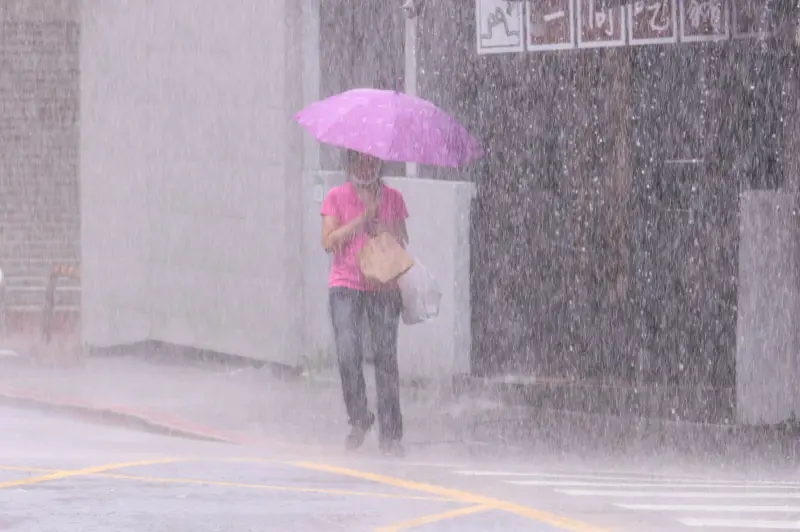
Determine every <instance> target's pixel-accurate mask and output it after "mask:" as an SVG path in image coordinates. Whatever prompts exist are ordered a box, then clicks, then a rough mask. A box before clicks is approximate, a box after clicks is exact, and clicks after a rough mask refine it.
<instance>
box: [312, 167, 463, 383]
mask: <svg viewBox="0 0 800 532" xmlns="http://www.w3.org/2000/svg"><path fill="white" fill-rule="evenodd" d="M305 181H306V183H307V184H308V188H309V190H312V193H311V194H309V196H310V197H311V198H312V201H311V202H310V203H309V204H307V206H306V208H305V212H306V216H307V218H306V220H307V225H306V228H307V231H306V235H307V239H306V260H305V263H306V270H305V271H306V281H305V286H306V302H307V304H306V312H305V316H306V338H307V340H308V345H309V348H308V349H307V351H309V352H314V353H320V354H323V355H325V356H327V357H329V358H330V359H332V360H335V353H336V351H335V345H334V343H333V333H332V331H331V326H330V316H329V313H328V285H327V279H328V268H329V265H330V258H329V256H328V255H327V254H326V253H325V252H324V251H323V250H322V247H321V245H320V240H319V234H320V233H319V231H320V217H319V207H320V202H321V198H322V197H323V195H324V194H325V193H326V192H327V191H328V190H330V188H331V187H334V186H336V185H339V184H341V183H343V182H344V175H343V174H342V173H341V172H319V171H317V172H313V171H312V172H308V173H307V176H306V179H305ZM386 183H387V184H388V185H389V186H391V187H394V188H397V189H398V190H399V191H400V192H401V193H402V194H403V197H404V199H405V201H406V206H407V207H408V211H409V219H408V231H409V238H410V241H411V242H410V246H409V251H411V253H413V254H414V255H415V256H416V257H418V258H419V260H420V262H421V263H422V264H424V265H425V267H426V268H428V269H430V270H431V272H432V273H433V275H434V276H435V277H436V280H437V282H438V283H439V285H440V288H441V289H442V294H443V295H442V302H441V310H440V314H439V316H438V317H437V318H436V319H435V320H434V321H432V322H430V323H426V324H418V325H413V326H405V325H402V324H401V325H400V339H399V346H398V349H399V358H400V373H401V375H402V376H403V377H404V378H407V379H440V380H446V379H448V378H450V377H452V376H453V375H457V374H465V373H469V372H470V348H471V338H472V334H471V328H470V320H471V308H470V284H469V278H470V241H469V234H470V208H471V204H472V199H473V198H474V196H475V186H474V185H473V184H472V183H465V182H443V181H434V180H429V179H417V178H387V179H386Z"/></svg>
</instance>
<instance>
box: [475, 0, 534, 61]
mask: <svg viewBox="0 0 800 532" xmlns="http://www.w3.org/2000/svg"><path fill="white" fill-rule="evenodd" d="M476 2H477V4H476V6H475V13H476V16H477V23H478V24H477V28H478V53H479V54H501V53H506V52H522V51H523V50H524V49H525V42H524V36H523V31H522V19H523V17H522V10H523V3H522V2H520V1H518V0H476Z"/></svg>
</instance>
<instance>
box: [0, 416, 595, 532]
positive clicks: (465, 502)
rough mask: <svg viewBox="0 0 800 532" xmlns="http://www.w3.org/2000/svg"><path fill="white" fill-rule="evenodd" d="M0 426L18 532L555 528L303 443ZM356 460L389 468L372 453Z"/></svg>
mask: <svg viewBox="0 0 800 532" xmlns="http://www.w3.org/2000/svg"><path fill="white" fill-rule="evenodd" d="M0 433H1V434H3V440H4V441H3V445H2V448H1V449H0V500H2V506H3V513H2V515H1V516H0V527H1V528H2V529H3V530H10V531H14V532H20V531H49V530H59V531H65V532H67V531H81V532H90V531H104V532H105V531H117V530H119V531H162V530H163V531H182V530H185V531H193V532H194V531H223V530H237V531H247V530H254V531H255V530H309V531H312V530H384V531H391V530H405V529H410V528H417V527H425V528H424V529H426V530H436V531H444V530H465V531H469V530H476V531H477V530H501V529H502V530H534V531H550V530H559V528H556V527H553V526H549V525H547V524H546V523H542V522H540V521H537V520H535V519H531V518H530V517H529V516H525V515H518V514H519V513H520V512H521V513H523V514H524V513H525V512H527V511H530V510H527V509H525V508H524V507H522V506H519V507H517V506H514V505H512V504H511V503H507V504H508V505H509V508H510V510H509V508H504V509H499V508H497V507H496V506H498V505H501V504H506V503H502V502H497V503H495V502H494V501H491V500H488V499H487V500H483V499H481V498H480V497H478V496H477V495H473V494H469V493H460V492H455V491H451V490H448V489H445V488H440V487H433V486H428V485H424V484H418V485H415V484H413V481H410V480H405V479H401V478H395V477H391V476H387V475H386V474H380V473H377V474H376V473H371V472H368V471H366V470H362V468H355V467H353V464H349V465H347V466H345V465H331V464H329V463H328V462H327V461H322V460H321V457H320V456H319V455H311V454H310V453H308V452H303V451H301V452H297V453H287V452H281V451H277V450H275V451H267V450H265V449H263V448H261V449H257V450H256V449H247V448H244V447H241V446H232V445H227V444H216V443H205V442H194V441H188V440H183V439H175V438H169V437H164V436H158V435H152V434H148V433H141V432H136V431H132V430H127V429H121V428H111V427H104V426H98V425H94V424H86V423H82V422H78V421H73V420H68V419H63V418H60V417H53V416H48V415H44V414H40V413H36V412H31V411H28V410H11V409H5V408H0ZM333 459H334V461H336V458H335V457H333ZM340 459H341V457H340ZM362 465H364V466H368V467H369V469H370V470H374V469H376V468H381V467H382V468H384V469H388V470H390V469H392V467H391V466H387V464H386V463H384V464H383V465H381V464H380V461H379V460H378V459H377V458H375V459H370V458H368V457H367V458H363V464H362ZM451 521H452V522H451ZM456 521H457V522H456ZM587 530H588V529H587Z"/></svg>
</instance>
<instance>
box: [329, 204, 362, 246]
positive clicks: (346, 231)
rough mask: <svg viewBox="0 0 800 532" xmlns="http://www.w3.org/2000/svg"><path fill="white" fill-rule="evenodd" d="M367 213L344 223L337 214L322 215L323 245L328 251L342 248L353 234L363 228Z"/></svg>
mask: <svg viewBox="0 0 800 532" xmlns="http://www.w3.org/2000/svg"><path fill="white" fill-rule="evenodd" d="M367 220H368V217H367V214H366V213H365V214H362V215H361V216H359V217H357V218H354V219H352V220H350V221H349V222H347V223H346V224H344V225H339V219H338V218H337V217H335V216H323V217H322V247H323V248H325V251H327V252H328V253H331V252H334V251H338V250H339V249H341V248H342V247H343V246H344V245H345V244H346V243H347V242H348V241H349V240H350V239H351V238H353V236H354V235H355V234H356V233H358V231H360V230H361V228H362V227H363V226H364V224H365V223H366V221H367Z"/></svg>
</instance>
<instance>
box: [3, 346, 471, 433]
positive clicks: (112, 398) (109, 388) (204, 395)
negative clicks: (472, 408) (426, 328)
mask: <svg viewBox="0 0 800 532" xmlns="http://www.w3.org/2000/svg"><path fill="white" fill-rule="evenodd" d="M371 369H372V368H371V367H369V366H368V367H367V368H366V373H367V374H369V373H370V370H371ZM367 380H368V382H369V386H370V393H371V397H374V388H373V386H372V382H371V379H369V378H368V379H367ZM0 395H1V396H5V397H6V399H10V400H16V401H18V402H25V401H29V402H30V401H40V400H41V401H51V402H53V403H54V404H55V405H56V406H58V405H62V406H64V407H74V408H78V407H81V408H89V409H92V408H93V409H96V410H98V411H105V410H113V411H114V412H116V413H117V414H123V415H130V416H138V417H140V418H141V421H142V422H144V423H146V422H147V421H150V422H152V423H154V424H166V425H170V426H172V427H173V428H175V429H176V430H177V431H180V430H182V429H185V430H187V431H190V432H197V433H200V434H206V435H207V436H209V437H210V438H216V439H234V440H240V441H244V442H246V441H254V440H259V439H269V440H280V441H284V442H292V443H301V444H310V445H318V446H319V445H321V446H328V445H335V446H337V447H338V446H340V445H341V442H342V441H343V437H344V435H345V434H346V432H347V430H348V427H347V421H346V416H345V413H344V407H343V404H342V400H341V391H340V388H339V383H338V378H337V377H336V376H335V375H324V376H319V377H317V378H316V379H313V380H310V379H307V378H302V379H294V380H290V381H287V380H281V379H278V378H276V377H274V376H273V374H272V372H270V371H269V370H268V369H253V368H238V369H230V370H229V369H225V368H220V367H218V366H215V367H183V366H172V365H165V364H154V363H150V362H146V361H142V360H140V359H137V358H134V357H114V358H89V359H86V360H84V361H83V362H82V363H81V364H80V365H77V366H75V367H69V368H43V367H40V366H32V365H26V364H20V363H16V364H12V363H5V364H3V367H2V368H0ZM373 405H374V402H373ZM403 406H404V414H405V425H406V441H407V443H408V444H409V445H410V446H414V445H426V446H431V445H447V444H453V443H455V442H460V441H462V440H463V430H462V429H463V427H464V425H463V420H462V419H460V418H459V413H460V412H458V410H459V409H463V407H459V406H458V404H457V403H455V402H453V401H448V400H447V399H446V398H445V397H443V396H441V395H438V394H436V393H434V392H424V393H423V392H420V391H415V390H412V389H405V390H404V391H403ZM373 408H374V406H373Z"/></svg>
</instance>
